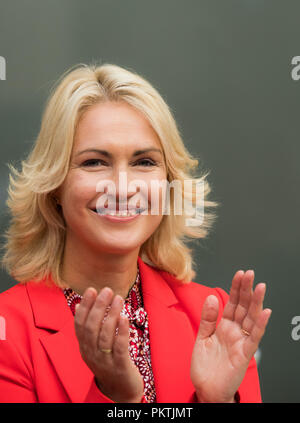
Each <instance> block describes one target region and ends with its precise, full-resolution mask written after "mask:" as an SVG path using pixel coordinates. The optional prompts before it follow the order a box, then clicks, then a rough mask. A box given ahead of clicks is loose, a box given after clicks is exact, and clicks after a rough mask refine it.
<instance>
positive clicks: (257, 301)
mask: <svg viewBox="0 0 300 423" xmlns="http://www.w3.org/2000/svg"><path fill="white" fill-rule="evenodd" d="M253 281H254V271H252V270H248V271H246V273H245V272H243V271H241V270H240V271H238V272H236V274H235V275H234V278H233V280H232V286H231V289H230V295H229V300H228V302H227V304H226V306H225V308H224V311H223V316H222V318H221V320H220V322H219V324H218V326H217V327H216V323H217V318H218V310H219V301H218V299H217V297H216V296H214V295H209V296H208V297H207V299H206V300H205V303H204V305H203V309H202V315H201V321H200V325H199V330H198V334H197V338H196V342H195V346H194V349H193V354H192V360H191V373H190V374H191V379H192V382H193V385H194V387H195V390H196V394H197V398H198V401H199V402H234V395H235V393H236V391H237V390H238V388H239V386H240V384H241V382H242V380H243V378H244V375H245V373H246V370H247V367H248V365H249V362H250V360H251V358H252V357H253V355H254V353H255V351H256V350H257V348H258V345H259V343H260V341H261V339H262V337H263V334H264V332H265V329H266V326H267V323H268V320H269V318H270V315H271V310H270V309H263V300H264V296H265V291H266V285H265V284H264V283H259V284H258V285H257V286H256V288H255V290H254V291H253V289H252V286H253Z"/></svg>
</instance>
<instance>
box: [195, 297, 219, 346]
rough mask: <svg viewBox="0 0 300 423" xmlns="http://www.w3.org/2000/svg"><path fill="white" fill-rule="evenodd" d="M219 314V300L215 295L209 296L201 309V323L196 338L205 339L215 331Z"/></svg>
mask: <svg viewBox="0 0 300 423" xmlns="http://www.w3.org/2000/svg"><path fill="white" fill-rule="evenodd" d="M218 313H219V300H218V298H217V297H216V296H215V295H209V296H208V297H207V298H206V300H205V302H204V304H203V308H202V313H201V321H200V325H199V330H198V335H197V336H198V338H199V339H205V338H208V337H209V336H211V335H212V334H213V333H214V332H215V330H216V324H217V319H218Z"/></svg>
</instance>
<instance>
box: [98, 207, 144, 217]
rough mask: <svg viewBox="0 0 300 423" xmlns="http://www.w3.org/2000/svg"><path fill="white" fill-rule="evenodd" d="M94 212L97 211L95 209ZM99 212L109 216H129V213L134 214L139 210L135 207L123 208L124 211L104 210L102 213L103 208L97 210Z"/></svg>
mask: <svg viewBox="0 0 300 423" xmlns="http://www.w3.org/2000/svg"><path fill="white" fill-rule="evenodd" d="M96 212H97V210H96ZM98 213H99V214H106V215H109V216H130V215H134V214H137V213H139V210H137V209H134V210H130V211H129V210H125V211H122V212H119V211H115V212H114V211H110V212H108V211H107V210H106V211H105V213H104V210H101V211H99V212H98Z"/></svg>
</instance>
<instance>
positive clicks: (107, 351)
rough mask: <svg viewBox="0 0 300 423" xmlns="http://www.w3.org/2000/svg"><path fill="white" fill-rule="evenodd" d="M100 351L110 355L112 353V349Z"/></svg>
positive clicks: (101, 349)
mask: <svg viewBox="0 0 300 423" xmlns="http://www.w3.org/2000/svg"><path fill="white" fill-rule="evenodd" d="M100 351H101V352H103V353H105V354H110V353H112V350H111V349H110V348H100Z"/></svg>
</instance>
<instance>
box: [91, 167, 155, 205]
mask: <svg viewBox="0 0 300 423" xmlns="http://www.w3.org/2000/svg"><path fill="white" fill-rule="evenodd" d="M142 182H143V181H140V180H136V179H133V178H130V179H129V180H128V173H127V172H126V171H119V172H114V175H113V178H112V179H109V180H108V179H106V180H101V181H99V182H98V184H97V187H96V191H97V192H102V193H104V194H102V195H105V197H104V198H102V199H101V200H102V201H101V204H102V205H104V203H103V202H104V200H105V204H108V208H115V210H116V211H126V210H127V209H128V208H131V207H137V206H138V207H142V208H147V198H148V190H147V185H146V183H145V184H144V186H142V189H141V185H143V184H142ZM102 195H101V196H100V197H102ZM136 195H137V197H135V198H133V197H134V196H136ZM138 203H139V204H138Z"/></svg>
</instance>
